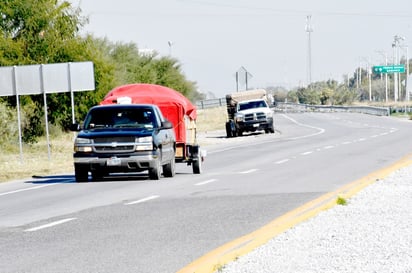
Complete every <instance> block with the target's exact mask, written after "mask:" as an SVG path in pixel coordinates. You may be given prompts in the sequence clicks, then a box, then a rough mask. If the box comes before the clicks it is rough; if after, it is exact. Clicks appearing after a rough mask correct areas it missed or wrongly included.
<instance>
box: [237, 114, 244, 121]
mask: <svg viewBox="0 0 412 273" xmlns="http://www.w3.org/2000/svg"><path fill="white" fill-rule="evenodd" d="M235 120H236V122H239V121H244V120H245V116H244V115H243V114H239V113H238V114H236V115H235Z"/></svg>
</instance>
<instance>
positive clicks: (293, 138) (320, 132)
mask: <svg viewBox="0 0 412 273" xmlns="http://www.w3.org/2000/svg"><path fill="white" fill-rule="evenodd" d="M282 116H283V117H284V118H286V119H288V120H290V121H292V122H293V123H295V124H297V125H300V126H303V127H308V128H312V129H316V130H318V132H317V133H313V134H309V135H304V136H300V137H292V138H289V139H292V140H296V139H301V138H307V137H312V136H317V135H320V134H323V133H324V132H325V129H323V128H319V127H315V126H310V125H306V124H302V123H299V122H297V121H296V120H294V119H293V118H291V117H288V116H286V115H285V114H282Z"/></svg>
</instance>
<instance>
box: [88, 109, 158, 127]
mask: <svg viewBox="0 0 412 273" xmlns="http://www.w3.org/2000/svg"><path fill="white" fill-rule="evenodd" d="M83 127H84V129H86V130H91V129H103V128H145V129H153V128H156V127H157V123H156V119H155V116H154V113H153V109H150V108H114V109H107V108H105V109H104V108H101V109H94V110H93V111H91V112H90V113H89V115H88V116H87V117H86V120H85V122H84V125H83Z"/></svg>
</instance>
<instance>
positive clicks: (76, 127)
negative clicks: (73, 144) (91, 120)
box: [69, 123, 81, 132]
mask: <svg viewBox="0 0 412 273" xmlns="http://www.w3.org/2000/svg"><path fill="white" fill-rule="evenodd" d="M69 129H70V131H73V132H79V131H80V130H81V126H80V124H78V123H73V124H72V125H70V127H69Z"/></svg>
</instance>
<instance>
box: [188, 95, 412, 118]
mask: <svg viewBox="0 0 412 273" xmlns="http://www.w3.org/2000/svg"><path fill="white" fill-rule="evenodd" d="M196 106H197V109H207V108H214V107H221V106H226V98H218V99H209V100H202V101H198V102H197V103H196ZM272 108H273V109H274V111H275V112H351V113H363V114H370V115H376V116H390V114H391V112H393V111H396V112H398V111H399V109H396V108H391V107H374V106H341V105H309V104H299V103H284V102H278V103H277V104H276V106H275V107H272ZM408 109H409V108H408ZM401 110H404V109H401Z"/></svg>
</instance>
